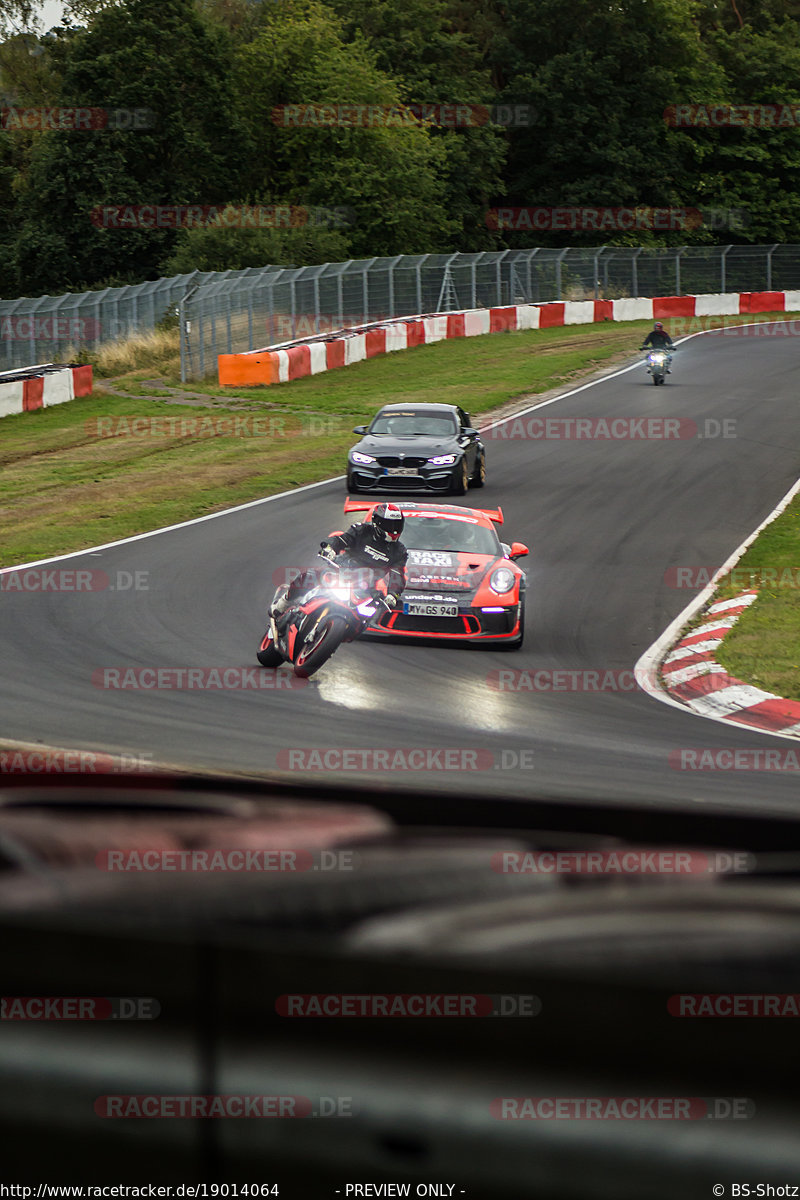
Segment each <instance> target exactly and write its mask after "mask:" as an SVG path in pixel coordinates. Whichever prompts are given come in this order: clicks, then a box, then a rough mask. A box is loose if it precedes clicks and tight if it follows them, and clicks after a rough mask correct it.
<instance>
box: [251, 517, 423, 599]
mask: <svg viewBox="0 0 800 1200" xmlns="http://www.w3.org/2000/svg"><path fill="white" fill-rule="evenodd" d="M404 525H405V517H404V516H403V513H402V511H401V510H400V509H399V508H398V507H397V505H396V504H378V505H376V506H375V508H373V510H372V512H371V514H370V516H369V518H368V519H367V520H366V521H357V522H356V523H355V524H353V525H351V526H350V528H349V529H346V530H345V532H344V533H337V534H334V536H333V537H331V538H329V539H328V540H327V541H326V542H320V546H321V547H322V549H323V550H328V551H329V554H330V551H332V552H333V557H336V556H337V555H340V554H346V555H347V557H348V558H349V560H350V562H351V563H353V564H354V565H355V566H357V567H369V568H371V569H372V570H373V571H374V572H375V573H376V575H378V576H379V577H380V578H379V579H378V580H377V581H376V587H375V589H374V591H373V594H374V595H380V597H381V598H382V599H383V600H385V601H386V603H387V604H389V606H390V607H391V608H394V607H395V606H396V604H397V601H398V600H399V599H400V593H401V592H402V591H403V588H404V587H405V586H406V570H405V568H406V561H407V559H408V551H407V550H406V548H405V546H404V545H403V543H402V542H401V541H400V534H401V533H402V532H403V526H404ZM309 575H311V576H312V579H311V580H309ZM381 584H382V585H383V586H380V585H381ZM310 586H314V581H313V572H309V571H304V572H303V574H302V575H300V576H298V578H297V579H294V580H292V582H291V583H290V584H289V587H288V588H287V589H286V591H285V592H284V594H283V595H282V596H279V597H278V598H277V599H276V600H275V602H274V603H273V605H272V608H271V609H270V616H272V617H279V616H281V615H282V614H283V613H285V612H286V610H287V608H288V607H289V605H290V604H291V603H292V602H293V601H294V600H296V599H297V597H298V596H300V595H302V593H303V592H304V591H307V590H308V588H309V587H310Z"/></svg>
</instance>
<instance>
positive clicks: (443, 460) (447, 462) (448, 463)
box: [428, 454, 456, 467]
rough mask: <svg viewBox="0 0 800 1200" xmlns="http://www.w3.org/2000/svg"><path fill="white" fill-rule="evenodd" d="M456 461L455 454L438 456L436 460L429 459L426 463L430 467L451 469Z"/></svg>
mask: <svg viewBox="0 0 800 1200" xmlns="http://www.w3.org/2000/svg"><path fill="white" fill-rule="evenodd" d="M455 461H456V456H455V454H440V455H439V456H438V458H429V459H428V462H429V463H430V464H431V466H432V467H452V465H453V463H454V462H455Z"/></svg>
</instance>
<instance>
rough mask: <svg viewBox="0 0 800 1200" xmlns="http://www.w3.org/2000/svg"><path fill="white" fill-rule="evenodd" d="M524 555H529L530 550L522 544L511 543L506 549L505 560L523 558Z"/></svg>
mask: <svg viewBox="0 0 800 1200" xmlns="http://www.w3.org/2000/svg"><path fill="white" fill-rule="evenodd" d="M526 554H530V550H529V549H528V547H527V546H526V545H525V543H524V542H512V543H511V545H510V546H509V547H508V551H507V554H506V558H524V557H525V555H526Z"/></svg>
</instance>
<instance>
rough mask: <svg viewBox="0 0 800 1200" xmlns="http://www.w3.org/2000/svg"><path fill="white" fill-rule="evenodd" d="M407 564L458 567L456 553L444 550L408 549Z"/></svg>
mask: <svg viewBox="0 0 800 1200" xmlns="http://www.w3.org/2000/svg"><path fill="white" fill-rule="evenodd" d="M408 563H409V566H414V567H450V568H451V570H452V569H453V568H455V567H458V554H450V553H448V552H447V551H445V550H409V552H408Z"/></svg>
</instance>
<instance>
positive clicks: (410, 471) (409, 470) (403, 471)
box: [385, 467, 419, 475]
mask: <svg viewBox="0 0 800 1200" xmlns="http://www.w3.org/2000/svg"><path fill="white" fill-rule="evenodd" d="M385 470H386V474H387V475H419V471H418V470H417V468H416V467H386V468H385Z"/></svg>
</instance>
